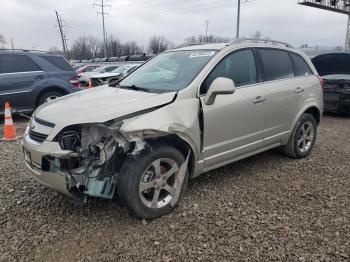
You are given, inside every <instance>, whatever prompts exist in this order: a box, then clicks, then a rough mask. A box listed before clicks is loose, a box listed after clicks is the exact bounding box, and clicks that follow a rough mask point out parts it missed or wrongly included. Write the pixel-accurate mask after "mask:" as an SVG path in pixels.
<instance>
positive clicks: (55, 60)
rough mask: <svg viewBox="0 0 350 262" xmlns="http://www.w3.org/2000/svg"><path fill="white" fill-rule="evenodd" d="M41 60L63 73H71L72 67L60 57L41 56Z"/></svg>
mask: <svg viewBox="0 0 350 262" xmlns="http://www.w3.org/2000/svg"><path fill="white" fill-rule="evenodd" d="M40 57H41V58H42V59H44V60H46V61H47V62H49V63H50V64H52V65H54V66H55V67H57V68H58V69H61V70H63V71H73V68H72V66H71V65H70V64H69V63H68V62H67V61H66V60H65V59H64V58H63V57H62V56H50V55H41V56H40Z"/></svg>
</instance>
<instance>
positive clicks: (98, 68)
mask: <svg viewBox="0 0 350 262" xmlns="http://www.w3.org/2000/svg"><path fill="white" fill-rule="evenodd" d="M105 68H106V67H105V66H101V67H97V68H95V69H94V70H92V71H91V72H102V71H103V70H104V69H105Z"/></svg>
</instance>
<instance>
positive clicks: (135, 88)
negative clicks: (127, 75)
mask: <svg viewBox="0 0 350 262" xmlns="http://www.w3.org/2000/svg"><path fill="white" fill-rule="evenodd" d="M117 87H119V88H123V89H131V90H136V91H143V92H148V93H149V92H150V90H149V89H148V88H144V87H139V86H136V85H131V86H117Z"/></svg>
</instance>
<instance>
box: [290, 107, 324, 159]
mask: <svg viewBox="0 0 350 262" xmlns="http://www.w3.org/2000/svg"><path fill="white" fill-rule="evenodd" d="M316 135H317V123H316V120H315V118H314V117H313V116H312V115H310V114H307V113H305V114H303V115H302V116H301V118H300V120H299V121H298V123H297V125H296V127H295V129H294V131H293V133H292V135H291V137H290V139H289V142H288V144H287V145H285V146H284V147H283V151H284V153H285V154H286V155H288V156H289V157H292V158H304V157H307V156H308V155H309V154H310V153H311V151H312V149H313V148H314V146H315V141H316Z"/></svg>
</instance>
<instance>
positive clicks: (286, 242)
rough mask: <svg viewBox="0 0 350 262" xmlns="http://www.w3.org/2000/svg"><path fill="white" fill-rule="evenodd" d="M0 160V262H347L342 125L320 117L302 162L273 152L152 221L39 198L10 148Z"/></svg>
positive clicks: (348, 190) (201, 186)
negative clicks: (315, 136)
mask: <svg viewBox="0 0 350 262" xmlns="http://www.w3.org/2000/svg"><path fill="white" fill-rule="evenodd" d="M16 122H17V129H18V130H19V132H23V129H24V125H25V120H23V119H17V120H16ZM0 134H1V135H2V128H0ZM0 159H1V162H0V262H3V261H32V260H35V261H131V260H137V261H140V260H142V261H143V260H146V261H158V260H159V261H160V260H165V261H185V260H186V261H191V260H204V261H208V260H218V261H243V260H244V261H247V260H249V261H349V260H350V118H349V117H348V118H346V117H339V116H334V115H331V116H326V117H324V119H323V122H322V124H321V127H320V129H319V136H318V140H317V146H316V148H315V150H314V152H313V154H312V155H311V156H310V157H309V158H308V159H304V160H292V159H288V158H286V157H284V156H283V155H281V154H280V152H279V151H278V150H273V151H269V152H266V153H263V154H260V155H258V156H255V157H252V158H249V159H246V160H243V161H240V162H238V163H235V164H231V165H228V166H226V167H223V168H220V169H218V170H216V171H213V172H210V173H207V174H205V175H203V176H202V177H200V178H198V179H195V180H193V181H192V182H191V183H190V185H189V189H188V192H187V194H186V196H185V199H184V201H183V202H182V203H181V205H180V206H179V207H178V208H177V209H176V210H175V211H174V212H173V213H171V214H169V215H167V216H165V217H162V218H160V219H157V220H154V221H145V220H143V221H141V220H139V219H136V218H134V217H132V216H130V215H129V214H128V212H127V210H126V209H125V208H123V207H121V206H120V205H119V203H118V202H116V201H114V202H113V201H104V200H92V201H90V202H89V203H88V204H87V205H85V206H76V205H74V204H72V203H70V202H69V201H67V199H66V198H65V197H62V196H60V195H59V194H57V193H55V192H53V191H51V190H49V189H45V188H44V187H43V186H41V185H39V184H38V183H37V182H35V181H34V180H33V179H32V178H31V177H29V176H28V174H27V173H26V171H25V168H24V165H23V163H22V152H21V146H20V142H15V143H10V144H8V143H6V144H5V143H0Z"/></svg>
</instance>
